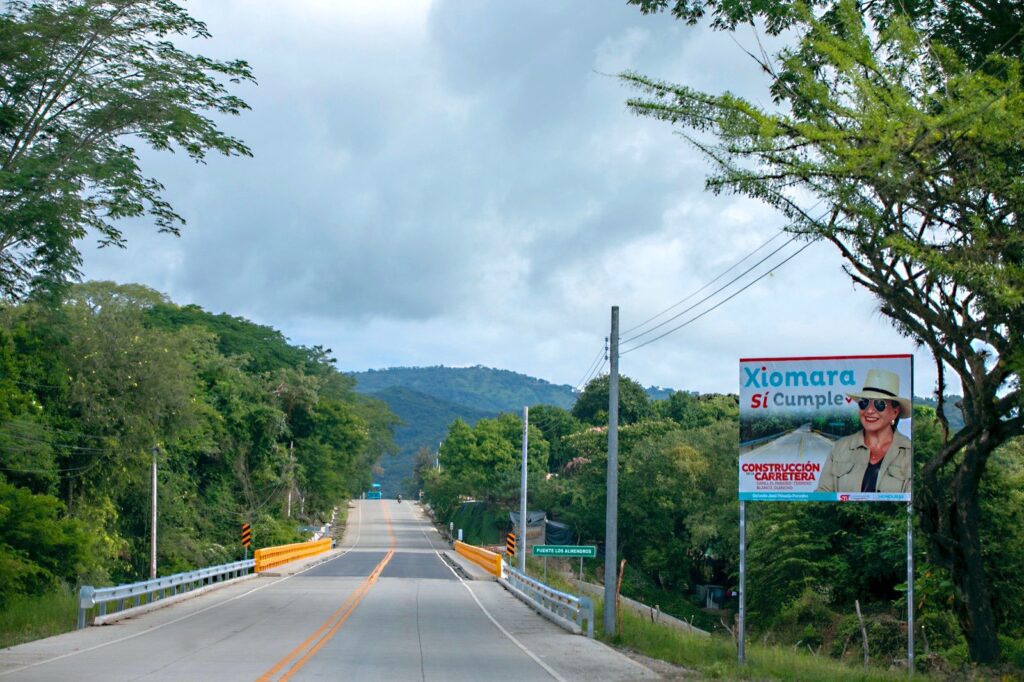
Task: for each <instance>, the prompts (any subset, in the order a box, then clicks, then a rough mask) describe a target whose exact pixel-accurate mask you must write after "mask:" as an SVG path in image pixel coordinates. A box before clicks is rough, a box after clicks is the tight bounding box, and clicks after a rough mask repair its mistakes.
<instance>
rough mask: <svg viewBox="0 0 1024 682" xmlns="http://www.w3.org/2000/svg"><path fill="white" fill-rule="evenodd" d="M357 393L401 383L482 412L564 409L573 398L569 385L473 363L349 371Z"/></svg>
mask: <svg viewBox="0 0 1024 682" xmlns="http://www.w3.org/2000/svg"><path fill="white" fill-rule="evenodd" d="M349 376H351V377H352V378H353V379H355V380H356V390H357V391H359V392H360V393H370V394H373V393H379V392H380V391H383V390H384V389H387V388H394V387H401V388H406V389H411V390H413V391H416V392H417V393H422V394H423V395H428V396H433V397H434V398H439V399H441V400H443V401H445V402H446V403H449V404H454V405H462V406H464V407H467V408H472V409H475V410H480V411H484V412H491V413H494V412H510V411H515V410H522V409H523V406H524V405H539V404H542V403H543V404H547V405H557V406H558V407H564V408H566V409H568V408H570V407H572V405H573V403H575V402H576V394H575V393H574V392H573V390H572V386H568V385H564V384H563V385H556V384H552V383H549V382H547V381H544V380H543V379H535V378H534V377H530V376H526V375H525V374H518V373H516V372H512V371H509V370H507V369H491V368H490V367H483V366H481V365H477V366H475V367H443V366H436V367H391V368H388V369H378V370H374V369H371V370H369V371H366V372H353V373H351V374H349Z"/></svg>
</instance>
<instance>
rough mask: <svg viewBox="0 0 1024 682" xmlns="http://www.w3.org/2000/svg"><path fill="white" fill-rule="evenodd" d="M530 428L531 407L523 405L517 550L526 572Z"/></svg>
mask: <svg viewBox="0 0 1024 682" xmlns="http://www.w3.org/2000/svg"><path fill="white" fill-rule="evenodd" d="M529 430H530V408H529V407H525V406H524V407H523V467H522V473H521V475H520V478H519V488H520V490H519V542H517V543H516V552H517V553H518V554H519V572H520V573H524V574H525V573H526V451H527V444H528V440H527V439H528V437H529Z"/></svg>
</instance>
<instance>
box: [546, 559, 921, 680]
mask: <svg viewBox="0 0 1024 682" xmlns="http://www.w3.org/2000/svg"><path fill="white" fill-rule="evenodd" d="M549 568H550V567H549ZM543 570H544V569H543V564H542V563H541V561H540V560H537V559H534V558H533V557H527V572H528V573H529V574H530V575H531V576H534V577H537V578H542V577H543ZM547 584H548V585H550V586H551V587H554V588H555V589H558V590H563V591H565V592H570V593H571V592H573V591H574V588H573V587H572V586H571V585H570V584H569V583H568V582H567V581H565V580H564V579H563V578H562V576H560V575H559V574H558V573H557V572H555V571H550V570H549V572H548V581H547ZM603 607H604V602H603V600H601V599H596V598H595V599H594V608H595V614H594V620H595V625H596V627H595V631H596V635H597V637H598V638H600V639H602V640H603V641H605V642H607V643H608V644H611V645H613V646H616V647H620V648H625V649H629V650H632V651H636V652H638V653H641V654H643V655H645V656H649V657H651V658H657V659H660V660H663V661H667V662H669V663H672V664H674V665H678V666H682V667H685V668H690V669H692V670H696V671H697V672H699V673H700V674H702V675H703V676H705V677H710V678H714V679H725V680H807V681H808V682H811V681H813V682H819V681H820V680H840V681H849V682H875V681H882V680H906V678H907V674H906V672H905V671H902V670H899V671H889V670H884V669H882V668H870V667H869V668H862V667H859V666H852V665H848V664H846V663H843V662H841V661H837V660H835V659H832V658H829V657H827V656H818V655H814V654H812V653H810V652H808V651H803V650H799V649H796V650H794V649H793V648H792V647H788V646H767V645H761V644H755V643H752V642H747V645H746V658H747V662H746V664H745V665H740V663H739V662H738V661H737V654H736V645H735V644H734V643H733V641H732V640H731V639H729V638H728V637H725V636H719V635H712V636H710V637H702V636H697V635H690V634H687V633H684V632H680V631H678V630H675V629H673V628H670V627H667V626H665V625H659V624H657V623H652V622H650V621H649V620H646V619H644V618H642V617H640V616H639V615H636V614H634V613H633V612H632V611H630V610H628V609H622V610H621V623H622V628H621V632H619V634H618V635H616V636H615V637H611V638H608V637H605V636H604V634H603V627H602V623H603V619H604V611H603ZM914 679H917V680H927V679H929V677H928V676H927V675H922V674H920V673H915V675H914Z"/></svg>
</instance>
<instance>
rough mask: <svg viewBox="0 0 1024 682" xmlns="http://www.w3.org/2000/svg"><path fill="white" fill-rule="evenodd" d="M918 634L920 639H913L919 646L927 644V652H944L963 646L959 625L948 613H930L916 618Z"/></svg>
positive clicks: (964, 642) (954, 617) (963, 641)
mask: <svg viewBox="0 0 1024 682" xmlns="http://www.w3.org/2000/svg"><path fill="white" fill-rule="evenodd" d="M917 627H918V632H920V633H921V637H920V638H915V639H918V640H920V641H918V645H919V646H924V645H925V643H926V642H927V646H928V650H929V651H946V650H947V649H951V648H952V647H955V646H957V645H958V644H965V645H966V641H965V640H964V636H963V633H962V632H960V625H959V623H957V621H956V616H954V615H953V614H952V613H951V612H949V611H941V612H939V611H931V612H928V613H924V614H922V615H920V616H918V618H917Z"/></svg>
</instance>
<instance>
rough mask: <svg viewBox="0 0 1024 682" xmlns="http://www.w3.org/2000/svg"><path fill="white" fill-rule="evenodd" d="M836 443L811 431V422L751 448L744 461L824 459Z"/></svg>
mask: <svg viewBox="0 0 1024 682" xmlns="http://www.w3.org/2000/svg"><path fill="white" fill-rule="evenodd" d="M833 445H835V443H834V442H833V441H830V440H829V439H828V438H826V437H825V436H822V435H820V434H817V433H814V432H813V431H811V425H810V424H804V425H803V426H801V427H800V428H798V429H794V430H793V431H790V432H789V433H787V434H785V435H784V436H780V437H779V438H776V439H775V440H773V441H771V442H770V443H766V444H764V445H762V446H761V447H759V448H756V449H754V450H751V451H750V452H747V453H745V454H744V455H743V456H742V459H743V461H744V462H748V461H749V462H756V461H758V460H761V461H772V462H806V461H808V460H824V459H825V457H826V456H828V453H829V451H830V450H832V446H833Z"/></svg>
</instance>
